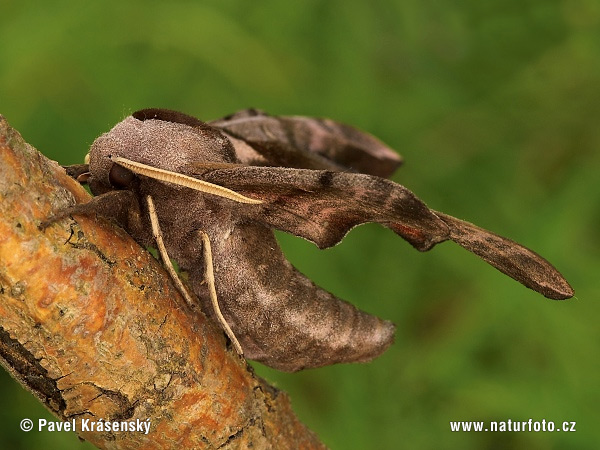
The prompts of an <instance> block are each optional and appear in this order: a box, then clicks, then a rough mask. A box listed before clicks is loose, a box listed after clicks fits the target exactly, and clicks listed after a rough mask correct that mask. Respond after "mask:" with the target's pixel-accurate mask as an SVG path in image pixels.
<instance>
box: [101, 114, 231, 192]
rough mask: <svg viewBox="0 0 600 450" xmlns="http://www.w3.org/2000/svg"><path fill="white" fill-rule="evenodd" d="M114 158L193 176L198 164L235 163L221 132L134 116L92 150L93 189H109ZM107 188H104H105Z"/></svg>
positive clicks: (227, 142)
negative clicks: (140, 118) (192, 173)
mask: <svg viewBox="0 0 600 450" xmlns="http://www.w3.org/2000/svg"><path fill="white" fill-rule="evenodd" d="M111 157H113V158H114V157H122V158H126V159H129V160H132V161H135V162H139V163H142V164H146V165H149V166H152V167H155V168H158V169H163V170H168V171H172V172H178V173H183V174H186V173H191V172H192V171H193V168H194V167H195V166H196V165H197V164H198V163H204V162H211V163H235V162H237V160H236V157H235V152H234V150H233V147H232V145H231V143H230V142H229V140H228V139H227V138H226V137H224V136H223V135H222V134H221V133H220V132H219V131H218V130H216V129H214V128H212V127H209V126H206V127H192V126H189V125H185V124H180V123H173V122H166V121H163V120H154V119H151V120H143V121H142V120H138V119H136V118H134V117H132V116H130V117H127V118H126V119H125V120H123V121H122V122H120V123H118V124H117V125H116V126H115V127H114V128H113V129H112V130H110V131H109V132H108V133H105V134H103V135H102V136H100V137H99V138H98V139H96V141H95V142H94V143H93V144H92V147H91V149H90V172H91V179H90V186H91V187H92V190H94V186H96V188H97V190H102V191H104V192H106V191H107V190H110V183H109V182H108V174H109V172H110V169H111V167H112V164H113V162H112V161H111V159H110V158H111ZM102 185H105V186H104V189H103V186H102Z"/></svg>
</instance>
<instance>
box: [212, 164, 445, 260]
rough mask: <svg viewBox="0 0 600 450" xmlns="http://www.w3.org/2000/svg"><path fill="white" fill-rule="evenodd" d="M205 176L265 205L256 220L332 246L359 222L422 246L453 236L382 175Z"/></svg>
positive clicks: (266, 172)
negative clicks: (374, 225) (378, 225)
mask: <svg viewBox="0 0 600 450" xmlns="http://www.w3.org/2000/svg"><path fill="white" fill-rule="evenodd" d="M202 179H204V180H206V181H208V182H210V183H215V184H219V185H222V186H226V187H227V188H229V189H232V190H234V191H236V192H239V193H241V194H244V195H247V196H249V197H254V198H259V199H261V200H263V202H264V204H262V205H257V206H256V207H253V208H248V209H247V210H248V214H249V215H250V216H251V217H247V218H252V219H254V220H256V221H259V222H263V223H265V224H267V225H269V226H271V227H273V228H277V229H279V230H282V231H287V232H288V233H292V234H295V235H296V236H301V237H303V238H305V239H308V240H310V241H312V242H314V243H315V244H316V245H317V246H318V247H320V248H327V247H331V246H333V245H335V244H337V243H338V242H340V241H341V240H342V238H343V237H344V236H345V235H346V233H348V231H350V230H351V229H352V228H354V227H355V226H357V225H360V224H362V223H367V222H375V223H380V224H382V225H384V226H386V227H388V228H390V229H392V230H394V231H395V232H396V233H398V234H399V235H400V236H402V237H403V238H404V239H406V240H407V241H409V242H410V243H411V244H412V245H413V246H415V247H416V248H417V249H419V250H422V251H423V250H427V249H429V248H430V247H432V246H433V245H434V244H436V243H438V242H441V241H444V240H446V239H449V237H450V234H449V230H448V226H447V225H446V224H445V223H444V221H442V220H441V219H440V218H439V217H437V216H436V215H435V214H434V213H433V212H432V211H431V210H430V209H429V208H428V207H427V206H426V205H425V204H424V203H423V202H422V201H421V200H419V199H418V198H417V197H416V196H415V195H414V194H413V193H412V192H411V191H409V190H408V189H406V188H405V187H404V186H401V185H399V184H397V183H394V182H392V181H389V180H386V179H384V178H380V177H375V176H372V175H365V174H360V173H345V172H333V171H327V170H307V169H289V168H279V167H248V166H242V167H238V168H232V169H223V170H214V171H210V172H207V173H204V174H203V175H202Z"/></svg>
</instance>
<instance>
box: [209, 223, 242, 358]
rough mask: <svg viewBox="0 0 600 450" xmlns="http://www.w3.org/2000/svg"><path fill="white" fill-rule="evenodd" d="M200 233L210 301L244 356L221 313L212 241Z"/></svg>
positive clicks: (236, 347)
mask: <svg viewBox="0 0 600 450" xmlns="http://www.w3.org/2000/svg"><path fill="white" fill-rule="evenodd" d="M198 233H200V237H201V238H202V251H203V253H204V279H205V280H206V284H207V285H208V291H209V293H210V301H211V303H212V307H213V310H214V312H215V315H216V316H217V319H218V320H219V323H220V324H221V327H223V330H225V333H226V334H227V336H228V337H229V339H230V340H231V342H232V343H233V346H234V347H235V350H236V351H237V352H238V354H239V355H240V356H242V355H243V354H244V350H243V349H242V346H241V345H240V342H239V341H238V340H237V338H236V337H235V334H233V330H232V329H231V327H230V326H229V324H228V323H227V321H226V320H225V317H223V314H222V313H221V308H219V300H218V298H217V290H216V289H215V275H214V270H213V262H212V249H211V247H210V239H209V238H208V234H206V233H205V232H204V231H198Z"/></svg>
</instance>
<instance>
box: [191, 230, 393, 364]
mask: <svg viewBox="0 0 600 450" xmlns="http://www.w3.org/2000/svg"><path fill="white" fill-rule="evenodd" d="M211 241H212V247H213V248H212V251H213V259H214V263H215V283H216V290H217V295H218V297H219V304H220V307H221V310H222V312H223V315H224V316H225V319H226V320H227V322H228V323H229V325H230V326H231V328H232V329H233V332H234V334H235V335H236V337H237V338H238V340H239V341H240V343H241V345H242V347H243V349H244V354H245V356H246V357H247V358H248V359H252V360H256V361H260V362H262V363H263V364H266V365H268V366H270V367H273V368H275V369H279V370H284V371H290V372H293V371H297V370H301V369H305V368H313V367H321V366H325V365H330V364H334V363H340V362H363V361H369V360H371V359H373V358H375V357H377V356H379V355H380V354H381V353H383V352H384V351H385V350H386V349H387V348H388V347H389V346H390V345H391V343H392V342H393V339H394V330H395V327H394V325H393V324H392V323H391V322H389V321H385V320H381V319H379V318H377V317H375V316H372V315H370V314H367V313H365V312H363V311H360V310H359V309H357V308H356V307H354V306H353V305H351V304H350V303H348V302H345V301H343V300H340V299H339V298H337V297H335V296H334V295H332V294H330V293H329V292H327V291H325V290H323V289H321V288H319V287H318V286H316V285H315V284H314V283H312V282H311V281H310V280H309V279H308V278H306V277H305V276H304V275H302V274H301V273H300V272H298V271H297V270H296V269H295V268H294V267H293V266H292V265H291V264H290V263H289V262H288V261H287V259H286V258H285V257H284V256H283V254H282V252H281V250H280V249H279V246H278V244H277V242H276V240H275V237H274V236H273V232H272V231H271V230H270V229H268V228H266V227H264V226H262V225H260V224H245V225H242V226H238V227H236V228H235V229H234V231H233V232H232V233H231V234H230V235H228V236H227V237H226V238H225V239H211ZM193 279H198V277H194V278H193ZM197 287H198V289H201V286H200V285H198V286H197ZM205 306H206V307H205V309H206V310H207V311H209V312H210V306H208V305H205Z"/></svg>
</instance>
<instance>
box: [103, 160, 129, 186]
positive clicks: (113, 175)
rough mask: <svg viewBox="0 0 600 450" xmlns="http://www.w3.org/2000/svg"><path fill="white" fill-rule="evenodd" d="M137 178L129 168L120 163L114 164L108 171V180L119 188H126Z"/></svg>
mask: <svg viewBox="0 0 600 450" xmlns="http://www.w3.org/2000/svg"><path fill="white" fill-rule="evenodd" d="M134 179H135V175H134V174H133V172H132V171H131V170H129V169H126V168H125V167H123V166H120V165H118V164H113V165H112V167H111V168H110V172H109V173H108V181H109V182H110V184H111V186H112V187H114V188H117V189H125V188H127V187H129V185H130V184H131V183H132V182H133V180H134Z"/></svg>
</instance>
